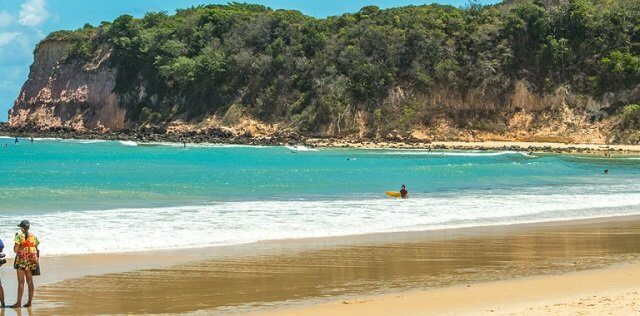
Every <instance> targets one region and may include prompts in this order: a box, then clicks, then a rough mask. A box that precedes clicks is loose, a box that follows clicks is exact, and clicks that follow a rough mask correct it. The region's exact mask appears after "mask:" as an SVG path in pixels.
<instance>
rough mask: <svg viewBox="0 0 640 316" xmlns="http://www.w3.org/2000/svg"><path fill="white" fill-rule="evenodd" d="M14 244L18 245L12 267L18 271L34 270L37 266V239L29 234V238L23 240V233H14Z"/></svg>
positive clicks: (38, 242)
mask: <svg viewBox="0 0 640 316" xmlns="http://www.w3.org/2000/svg"><path fill="white" fill-rule="evenodd" d="M14 242H15V243H16V244H17V245H18V247H19V248H18V253H16V262H15V264H14V266H15V267H16V269H20V270H27V269H28V270H34V269H35V268H36V267H37V266H38V245H39V244H40V241H38V237H36V235H34V234H32V233H29V238H27V239H25V238H24V233H23V232H18V233H16V237H15V239H14Z"/></svg>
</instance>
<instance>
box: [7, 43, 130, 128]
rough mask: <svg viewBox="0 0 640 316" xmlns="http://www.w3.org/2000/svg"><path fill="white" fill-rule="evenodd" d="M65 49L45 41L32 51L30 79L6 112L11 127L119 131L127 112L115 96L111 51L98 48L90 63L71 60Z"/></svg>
mask: <svg viewBox="0 0 640 316" xmlns="http://www.w3.org/2000/svg"><path fill="white" fill-rule="evenodd" d="M69 48H70V45H69V43H67V42H65V41H43V42H41V43H40V44H39V45H38V47H37V48H36V51H35V54H34V63H33V65H32V66H31V71H30V73H29V79H28V80H27V81H26V83H25V84H24V86H23V87H22V89H21V91H20V94H19V96H18V98H17V99H16V101H15V103H14V106H13V108H12V109H11V110H10V112H9V126H11V127H25V126H30V127H33V128H36V129H37V128H40V129H51V128H59V127H66V128H70V129H73V130H78V131H84V130H87V129H91V130H119V129H123V128H125V125H126V124H125V116H126V110H125V109H124V108H123V107H121V106H120V104H119V99H120V98H119V97H118V95H116V94H115V93H114V92H113V90H114V87H115V84H116V75H117V73H116V69H114V68H110V67H109V66H108V64H109V63H108V60H109V57H110V54H111V51H110V50H109V48H108V47H102V48H100V49H99V50H98V51H97V53H96V54H95V56H94V58H93V59H92V60H91V61H90V62H88V63H87V62H80V61H79V60H74V59H73V58H69Z"/></svg>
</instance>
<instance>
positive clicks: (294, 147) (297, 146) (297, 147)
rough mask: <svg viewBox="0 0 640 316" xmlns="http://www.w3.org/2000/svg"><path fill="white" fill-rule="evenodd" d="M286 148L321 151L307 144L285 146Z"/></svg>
mask: <svg viewBox="0 0 640 316" xmlns="http://www.w3.org/2000/svg"><path fill="white" fill-rule="evenodd" d="M284 147H285V148H287V149H289V150H291V151H296V152H299V151H320V150H319V149H317V148H311V147H306V146H301V145H295V146H284Z"/></svg>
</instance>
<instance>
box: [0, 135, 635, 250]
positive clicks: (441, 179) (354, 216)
mask: <svg viewBox="0 0 640 316" xmlns="http://www.w3.org/2000/svg"><path fill="white" fill-rule="evenodd" d="M4 143H7V144H9V146H8V147H7V148H3V147H0V161H1V164H0V175H1V176H2V181H1V182H0V214H1V215H0V228H5V226H6V229H5V230H9V232H7V233H3V235H2V237H5V235H7V236H10V234H11V230H13V228H12V227H13V226H14V225H15V224H14V223H13V222H15V221H16V220H17V219H19V218H22V217H27V218H29V219H31V220H32V222H33V226H34V228H33V229H34V232H36V231H37V232H39V233H40V235H41V236H40V238H41V239H44V240H47V241H49V242H50V246H49V249H48V250H49V251H48V253H50V254H68V253H85V252H114V251H137V250H143V249H160V248H175V247H198V246H211V245H226V244H232V243H241V242H251V241H256V240H263V239H277V238H298V237H314V236H332V235H348V234H359V233H370V232H377V231H400V230H417V229H437V228H444V227H461V226H475V225H487V224H496V223H516V222H530V221H540V220H550V219H561V218H562V219H564V218H584V217H593V216H603V215H617V214H636V213H640V186H639V185H637V183H640V182H638V180H640V160H638V159H636V158H613V159H604V158H593V157H591V158H590V157H575V156H562V155H531V156H530V155H526V154H523V153H516V152H470V151H465V152H431V153H429V152H427V151H411V150H345V149H321V150H313V149H307V148H299V149H291V148H287V147H247V146H224V145H200V146H189V147H187V148H183V147H182V146H181V145H177V144H155V145H144V146H143V145H139V144H136V143H132V142H104V141H62V140H41V139H38V140H36V141H35V142H34V143H30V142H29V141H28V140H26V139H22V140H21V141H20V143H19V144H17V145H14V144H13V139H9V138H0V146H2V144H4ZM604 169H609V170H610V174H609V175H608V176H607V175H604V174H603V170H604ZM401 184H406V185H407V186H408V189H409V191H410V194H411V199H409V200H407V201H399V200H393V199H388V198H386V197H385V196H384V194H383V192H384V191H387V190H398V188H399V186H400V185H401ZM75 223H82V225H84V226H85V227H74V232H76V233H77V234H79V235H84V234H86V235H87V236H93V239H97V240H98V241H94V242H87V243H86V244H77V243H76V244H74V245H71V244H70V243H69V241H66V240H65V233H64V231H65V230H68V229H69V227H70V226H71V227H73V226H74V224H75ZM95 227H100V229H99V230H96V229H95ZM132 227H135V229H132ZM194 229H195V230H197V231H199V232H200V233H201V235H200V236H199V237H194V236H193V231H194ZM123 235H126V236H128V237H126V238H125V237H124V236H123ZM120 236H123V237H120ZM132 236H133V237H135V238H137V239H138V242H137V243H136V244H127V242H126V240H127V238H131V237H132ZM103 239H104V240H103ZM45 244H46V243H43V247H44V245H45Z"/></svg>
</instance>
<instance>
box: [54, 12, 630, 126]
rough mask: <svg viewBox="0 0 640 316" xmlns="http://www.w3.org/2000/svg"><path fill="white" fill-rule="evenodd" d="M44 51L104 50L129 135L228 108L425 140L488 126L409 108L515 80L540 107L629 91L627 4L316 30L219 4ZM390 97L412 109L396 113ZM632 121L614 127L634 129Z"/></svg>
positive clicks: (383, 15) (495, 91) (299, 19)
mask: <svg viewBox="0 0 640 316" xmlns="http://www.w3.org/2000/svg"><path fill="white" fill-rule="evenodd" d="M48 39H50V40H67V41H70V42H71V43H73V46H72V54H71V57H72V58H84V59H90V56H91V55H92V52H93V51H95V50H96V49H97V48H98V47H99V46H100V45H103V44H106V45H109V46H111V47H112V48H113V55H112V60H111V62H112V63H113V64H112V65H113V66H114V67H117V68H118V69H119V71H118V76H119V77H118V82H117V87H116V89H117V90H118V92H120V94H121V95H123V96H125V98H127V99H126V100H124V102H125V104H128V105H129V111H128V115H129V116H130V119H133V120H137V121H154V122H160V121H162V120H168V119H172V118H175V117H176V116H181V117H185V118H196V117H199V116H201V115H204V114H211V113H222V115H224V113H226V111H227V109H229V107H231V106H232V105H234V104H236V105H238V106H241V108H242V109H243V111H246V112H247V113H249V114H251V115H253V116H255V117H257V118H259V119H262V120H264V121H269V122H287V123H290V124H292V125H293V126H295V127H297V128H298V129H300V130H302V131H305V132H314V131H316V130H319V129H320V128H321V127H323V126H328V125H332V126H334V127H335V130H336V132H338V133H341V132H345V131H349V129H350V128H352V125H353V124H355V123H354V121H355V113H357V112H358V111H363V112H365V113H368V116H367V117H366V120H367V121H366V122H365V123H366V124H367V125H368V126H369V127H370V129H371V130H377V131H382V130H391V129H399V130H409V129H410V128H412V127H413V126H416V125H419V126H420V125H421V126H428V125H429V124H431V122H432V118H433V117H434V115H435V113H441V114H443V115H446V116H447V117H450V118H451V119H453V120H454V121H456V124H458V125H459V126H474V127H475V128H478V129H491V125H492V123H491V122H490V121H487V115H489V114H492V113H487V114H486V115H485V114H483V111H475V113H473V114H472V115H463V114H464V113H462V112H460V110H459V109H453V108H447V107H446V106H443V105H442V104H425V103H424V102H419V101H417V100H418V99H417V98H418V97H419V96H425V95H426V96H428V95H429V93H431V92H433V91H435V89H438V88H442V87H446V88H447V89H449V90H451V91H458V92H459V93H461V94H465V93H475V94H477V95H483V96H488V97H491V98H495V99H497V100H502V99H503V98H504V96H505V95H506V94H507V93H509V92H510V91H513V88H514V85H515V82H516V81H518V80H525V81H526V82H527V84H528V86H529V87H530V89H531V90H532V91H534V92H536V93H540V94H543V93H550V92H553V91H555V90H556V89H557V88H558V87H560V86H566V87H569V88H570V89H571V91H574V92H577V93H581V94H585V95H591V96H593V97H599V96H601V95H603V94H604V93H606V92H616V91H620V90H622V89H629V88H632V87H633V86H634V85H636V84H638V82H639V81H640V2H639V1H637V0H619V1H615V0H535V1H534V0H524V1H508V2H505V3H503V4H500V5H495V6H479V5H470V6H468V7H466V8H462V9H459V8H454V7H451V6H442V5H427V6H409V7H402V8H394V9H388V10H380V9H379V8H377V7H374V6H370V7H365V8H362V9H361V10H360V11H359V12H357V13H353V14H344V15H342V16H337V17H330V18H327V19H314V18H312V17H308V16H305V15H303V14H301V13H300V12H297V11H287V10H275V11H274V10H271V9H269V8H266V7H263V6H260V5H250V4H240V3H231V4H229V5H207V6H199V7H193V8H190V9H186V10H179V11H178V12H177V13H176V14H175V15H172V16H170V15H168V14H166V13H165V12H157V13H148V14H146V15H145V16H144V17H143V18H140V19H136V18H133V17H131V16H129V15H123V16H121V17H119V18H117V19H116V20H115V21H113V23H103V24H102V25H100V26H98V27H91V26H85V27H84V28H82V29H80V30H77V31H73V32H56V33H53V34H51V35H50V36H49V38H48ZM141 87H144V90H145V91H146V94H145V96H144V97H143V99H140V98H139V97H138V96H139V95H140V94H139V93H138V91H139V90H140V88H141ZM394 90H401V91H402V94H403V95H409V96H415V97H405V98H395V99H394V98H393V93H394ZM396 99H397V101H394V100H396ZM630 109H631V110H629V111H630V112H629V111H627V109H626V108H625V111H624V113H625V114H623V116H624V117H627V116H629V117H633V115H632V114H627V112H629V113H631V112H633V111H635V112H633V113H635V114H636V116H635V118H636V119H637V113H638V112H637V106H636V108H630ZM633 109H635V110H633ZM498 110H500V109H498ZM505 110H506V109H505ZM632 110H633V111H632ZM461 113H462V114H461ZM483 115H484V116H483ZM470 117H471V119H470ZM625 120H626V119H625ZM628 122H629V124H636V125H635V126H637V124H638V121H637V120H636V121H633V120H631V119H630V121H628ZM625 124H626V123H625Z"/></svg>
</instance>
